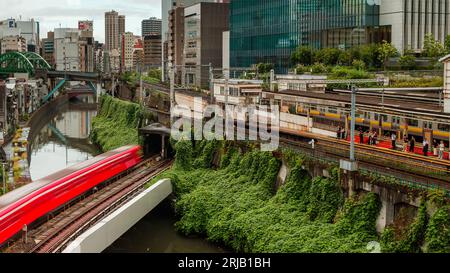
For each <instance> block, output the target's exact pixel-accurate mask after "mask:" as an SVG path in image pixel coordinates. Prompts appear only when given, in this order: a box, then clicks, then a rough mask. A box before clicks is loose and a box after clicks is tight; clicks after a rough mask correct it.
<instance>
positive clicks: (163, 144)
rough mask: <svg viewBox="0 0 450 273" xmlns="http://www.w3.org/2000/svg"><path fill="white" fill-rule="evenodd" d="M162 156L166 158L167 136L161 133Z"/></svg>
mask: <svg viewBox="0 0 450 273" xmlns="http://www.w3.org/2000/svg"><path fill="white" fill-rule="evenodd" d="M161 157H162V159H165V158H166V138H165V136H164V135H161Z"/></svg>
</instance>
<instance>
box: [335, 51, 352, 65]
mask: <svg viewBox="0 0 450 273" xmlns="http://www.w3.org/2000/svg"><path fill="white" fill-rule="evenodd" d="M351 63H352V56H351V55H350V52H348V51H341V52H340V54H339V58H338V64H339V65H345V66H349V65H351Z"/></svg>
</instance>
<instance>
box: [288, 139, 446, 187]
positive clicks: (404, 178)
mask: <svg viewBox="0 0 450 273" xmlns="http://www.w3.org/2000/svg"><path fill="white" fill-rule="evenodd" d="M281 143H282V144H283V145H285V146H289V147H291V148H301V149H302V151H303V152H305V151H307V153H308V154H309V155H310V156H312V157H314V158H316V159H326V160H329V161H334V162H336V163H337V164H339V160H340V159H342V156H340V155H338V154H336V153H330V152H329V150H328V151H323V150H321V148H323V146H327V147H328V145H324V144H323V143H321V144H317V146H316V149H315V150H313V149H312V148H311V145H308V144H306V143H302V142H291V141H290V140H281ZM334 148H335V149H336V147H334ZM338 149H339V148H338ZM358 162H359V166H360V169H362V170H367V171H370V172H372V173H378V174H382V175H388V176H392V177H396V178H398V179H399V182H400V185H403V186H410V185H415V186H420V187H423V188H440V189H444V190H446V191H447V192H450V182H449V181H446V180H443V179H438V178H430V177H428V176H426V175H422V174H417V173H411V172H408V171H405V170H398V169H395V168H392V167H387V166H385V165H383V164H379V163H377V162H373V161H371V162H369V161H367V160H359V161H358Z"/></svg>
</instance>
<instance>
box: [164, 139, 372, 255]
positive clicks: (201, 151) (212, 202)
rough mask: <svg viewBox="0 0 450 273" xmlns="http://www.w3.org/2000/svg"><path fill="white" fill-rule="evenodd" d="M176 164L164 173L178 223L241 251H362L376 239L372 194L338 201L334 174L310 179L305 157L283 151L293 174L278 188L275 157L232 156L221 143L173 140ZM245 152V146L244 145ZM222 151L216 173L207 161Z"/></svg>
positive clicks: (250, 153)
mask: <svg viewBox="0 0 450 273" xmlns="http://www.w3.org/2000/svg"><path fill="white" fill-rule="evenodd" d="M175 147H176V151H177V156H176V162H175V166H174V168H173V169H172V170H170V171H169V172H167V173H166V174H164V175H163V176H164V177H170V178H171V179H172V181H173V182H174V187H175V191H176V194H177V197H178V199H177V203H176V212H177V213H178V215H179V216H180V221H179V222H178V223H177V224H176V227H177V228H178V230H179V231H180V232H182V233H184V234H187V235H189V234H201V235H205V236H206V237H208V239H209V240H211V241H213V242H216V243H223V244H225V245H227V246H229V247H231V248H233V249H234V250H235V251H239V252H367V250H366V246H367V243H368V242H370V241H372V240H376V239H377V235H376V231H375V221H376V218H377V215H378V211H379V202H378V198H377V197H376V195H374V194H367V195H364V196H360V198H357V199H351V200H350V199H349V200H344V197H343V194H342V192H341V190H340V187H339V185H338V182H337V181H338V177H337V176H338V173H337V171H336V169H333V170H331V173H332V177H331V178H323V177H318V178H314V179H311V177H309V176H308V174H307V172H306V171H304V170H303V169H302V167H301V165H302V162H303V160H304V158H303V157H302V156H301V155H298V154H295V153H293V152H287V151H286V152H285V153H284V154H285V157H286V158H287V159H286V160H288V161H289V165H290V167H291V172H290V174H289V176H288V178H287V181H286V183H285V184H284V185H283V186H281V188H280V189H279V190H278V191H276V190H275V189H274V182H275V180H276V177H277V175H278V170H279V167H280V164H281V163H280V160H279V159H277V158H276V157H274V156H273V155H272V153H267V152H259V151H256V150H251V149H250V150H249V151H247V152H245V153H243V154H242V153H241V152H239V151H238V148H236V147H235V146H233V145H230V144H229V143H228V144H226V143H225V142H217V141H211V142H205V141H201V142H196V143H195V146H193V145H192V144H191V143H190V142H178V143H177V144H176V145H175ZM244 149H246V148H244ZM218 151H222V152H223V156H222V157H221V160H220V163H219V164H218V165H219V167H218V169H216V170H214V169H213V168H212V167H213V166H212V163H213V162H214V161H218V160H217V152H218Z"/></svg>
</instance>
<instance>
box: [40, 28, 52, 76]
mask: <svg viewBox="0 0 450 273" xmlns="http://www.w3.org/2000/svg"><path fill="white" fill-rule="evenodd" d="M41 44H42V51H41V55H42V58H44V60H46V61H47V63H49V64H50V65H51V66H52V67H54V66H55V55H54V53H55V33H54V32H53V31H49V32H48V33H47V38H44V39H42V43H41Z"/></svg>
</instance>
